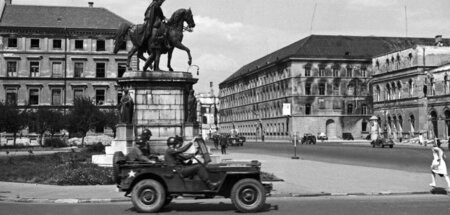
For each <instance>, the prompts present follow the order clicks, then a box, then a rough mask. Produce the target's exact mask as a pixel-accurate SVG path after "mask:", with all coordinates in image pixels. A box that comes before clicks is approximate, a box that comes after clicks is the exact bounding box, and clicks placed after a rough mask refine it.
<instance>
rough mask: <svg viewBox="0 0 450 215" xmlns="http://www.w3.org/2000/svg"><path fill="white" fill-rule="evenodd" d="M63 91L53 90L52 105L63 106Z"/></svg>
mask: <svg viewBox="0 0 450 215" xmlns="http://www.w3.org/2000/svg"><path fill="white" fill-rule="evenodd" d="M61 94H62V90H61V89H53V90H52V105H61V104H62V102H61V100H62V95H61Z"/></svg>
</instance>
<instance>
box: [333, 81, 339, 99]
mask: <svg viewBox="0 0 450 215" xmlns="http://www.w3.org/2000/svg"><path fill="white" fill-rule="evenodd" d="M333 95H335V96H338V95H339V83H334V84H333Z"/></svg>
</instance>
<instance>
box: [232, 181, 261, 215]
mask: <svg viewBox="0 0 450 215" xmlns="http://www.w3.org/2000/svg"><path fill="white" fill-rule="evenodd" d="M231 202H233V205H234V206H235V207H236V209H238V210H239V211H240V212H244V213H246V212H257V211H259V210H261V208H262V207H263V206H264V204H265V203H266V191H265V189H264V187H263V186H262V184H261V183H260V182H259V181H257V180H255V179H249V178H247V179H242V180H240V181H238V182H237V183H236V184H235V185H234V186H233V188H232V190H231Z"/></svg>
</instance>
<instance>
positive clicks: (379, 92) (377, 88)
mask: <svg viewBox="0 0 450 215" xmlns="http://www.w3.org/2000/svg"><path fill="white" fill-rule="evenodd" d="M375 92H376V98H377V102H379V101H380V95H381V89H380V86H378V85H377V87H376V90H375Z"/></svg>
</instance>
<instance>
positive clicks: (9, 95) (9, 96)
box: [6, 90, 17, 105]
mask: <svg viewBox="0 0 450 215" xmlns="http://www.w3.org/2000/svg"><path fill="white" fill-rule="evenodd" d="M6 104H10V105H12V104H17V91H16V90H6Z"/></svg>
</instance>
